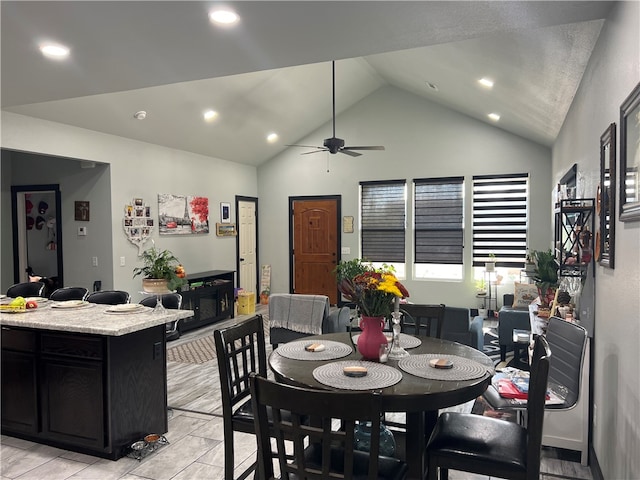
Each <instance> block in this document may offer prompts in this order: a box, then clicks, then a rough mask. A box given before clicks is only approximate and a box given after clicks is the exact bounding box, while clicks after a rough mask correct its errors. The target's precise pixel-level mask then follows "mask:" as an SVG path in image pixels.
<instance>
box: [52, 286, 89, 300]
mask: <svg viewBox="0 0 640 480" xmlns="http://www.w3.org/2000/svg"><path fill="white" fill-rule="evenodd" d="M88 294H89V290H87V289H86V288H85V287H61V288H58V289H57V290H54V291H53V292H52V293H51V295H49V300H53V301H54V302H65V301H67V300H85V299H86V298H87V295H88Z"/></svg>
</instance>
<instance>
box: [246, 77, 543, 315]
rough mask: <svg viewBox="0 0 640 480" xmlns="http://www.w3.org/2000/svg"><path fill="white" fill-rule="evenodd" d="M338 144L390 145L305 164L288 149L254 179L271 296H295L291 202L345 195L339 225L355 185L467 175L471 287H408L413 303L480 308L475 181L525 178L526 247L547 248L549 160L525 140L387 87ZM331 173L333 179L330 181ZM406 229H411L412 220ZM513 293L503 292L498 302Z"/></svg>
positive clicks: (355, 251)
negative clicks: (473, 222)
mask: <svg viewBox="0 0 640 480" xmlns="http://www.w3.org/2000/svg"><path fill="white" fill-rule="evenodd" d="M336 135H337V136H338V137H340V138H344V139H346V141H347V144H353V143H356V144H358V145H384V146H385V147H386V150H385V151H383V152H379V151H374V152H365V153H364V155H362V156H361V157H357V158H354V157H349V156H347V155H342V154H337V155H330V154H325V153H317V154H313V155H300V153H301V152H304V150H302V149H295V148H290V149H288V150H287V151H285V152H284V153H283V154H282V155H280V156H278V157H276V158H275V159H273V160H272V161H270V162H268V163H267V164H265V165H263V166H261V167H260V168H259V169H258V182H259V192H260V232H261V236H260V260H261V262H262V263H267V264H271V291H272V292H274V293H282V292H288V291H289V243H288V241H287V233H288V229H289V224H288V221H289V220H288V216H287V212H288V205H289V204H288V199H289V197H290V196H308V195H341V196H342V215H352V216H354V217H355V218H356V219H357V218H358V216H359V215H358V212H359V207H358V202H359V199H358V194H359V182H360V181H365V180H390V179H406V180H407V182H411V179H413V178H425V177H444V176H459V175H463V176H464V177H465V182H466V192H465V195H466V197H467V201H466V202H465V203H466V211H465V216H466V219H467V220H466V227H467V229H466V233H465V244H466V248H465V253H464V255H465V265H467V268H466V272H465V275H466V281H464V282H432V281H412V280H407V281H406V285H407V288H408V289H409V291H410V293H411V296H412V298H413V299H414V301H416V302H424V303H434V302H435V303H441V302H442V303H445V304H447V305H455V306H464V307H476V306H477V303H478V301H477V299H476V298H475V288H474V282H473V280H472V271H471V267H470V266H469V265H471V233H472V232H471V228H470V219H471V202H470V199H471V180H472V176H473V175H477V174H500V173H522V172H528V173H529V174H530V178H531V224H532V226H533V228H531V230H530V246H531V248H533V249H538V250H539V249H547V248H549V246H550V245H551V242H550V235H551V231H552V229H551V226H552V223H551V215H550V206H549V205H550V195H551V187H550V185H551V151H550V149H547V148H545V147H542V146H540V145H538V144H535V143H533V142H530V141H527V140H524V139H523V138H521V137H518V136H515V135H512V134H509V133H506V132H504V131H503V130H500V129H497V128H495V127H492V126H491V125H488V124H486V123H483V122H479V121H477V120H475V119H472V118H470V117H467V116H464V115H461V114H458V113H456V112H453V111H451V110H448V109H445V108H443V107H441V106H439V105H437V104H434V103H432V102H429V101H427V100H424V99H422V98H420V97H417V96H415V95H413V94H411V93H408V92H405V91H403V90H399V89H397V88H395V87H390V86H389V87H383V88H381V89H379V90H377V91H376V92H374V93H373V94H371V95H370V96H368V97H366V98H365V99H364V100H363V101H361V102H359V103H358V104H357V105H356V106H354V107H353V108H351V109H350V110H348V111H347V112H345V113H343V114H342V115H340V116H339V117H338V118H337V121H336ZM330 136H331V125H330V124H327V125H325V126H323V127H322V128H320V129H319V130H318V131H316V132H314V133H313V134H312V135H310V136H309V137H307V138H305V139H303V140H301V141H300V142H299V143H302V144H306V145H321V144H322V141H323V139H324V138H327V137H330ZM327 167H328V168H329V172H327ZM408 213H409V217H408V219H407V224H408V225H412V219H411V217H410V215H411V212H408ZM412 238H413V234H412V233H411V231H410V230H408V231H407V246H406V251H407V255H408V258H409V259H410V258H412V252H411V241H412ZM342 245H343V246H344V247H349V248H350V249H351V254H350V255H343V256H342V258H343V259H345V260H349V259H352V258H357V257H359V256H360V255H359V249H360V247H359V236H358V232H357V225H356V232H355V233H351V234H350V233H342ZM502 293H508V292H507V290H501V291H499V293H498V295H499V297H500V296H501V295H502Z"/></svg>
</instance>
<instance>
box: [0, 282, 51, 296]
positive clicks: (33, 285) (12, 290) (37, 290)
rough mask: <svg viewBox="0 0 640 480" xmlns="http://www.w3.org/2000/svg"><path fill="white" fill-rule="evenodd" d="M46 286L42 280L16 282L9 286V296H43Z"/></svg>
mask: <svg viewBox="0 0 640 480" xmlns="http://www.w3.org/2000/svg"><path fill="white" fill-rule="evenodd" d="M44 287H45V285H44V283H41V282H21V283H16V284H14V285H11V286H10V287H9V288H7V297H11V298H16V297H42V294H43V293H44Z"/></svg>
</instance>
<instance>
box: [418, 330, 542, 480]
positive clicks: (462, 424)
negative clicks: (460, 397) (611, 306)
mask: <svg viewBox="0 0 640 480" xmlns="http://www.w3.org/2000/svg"><path fill="white" fill-rule="evenodd" d="M550 358H551V350H550V348H549V344H548V343H547V340H546V338H544V337H543V336H539V337H537V338H536V340H535V346H534V353H533V359H532V365H531V376H530V380H529V396H528V401H527V427H526V428H525V427H522V426H520V425H517V424H515V423H513V422H509V421H507V420H501V419H496V418H490V417H484V416H480V415H474V414H465V413H453V412H447V413H443V414H442V415H440V417H439V418H438V422H437V423H436V427H435V429H434V430H433V433H432V434H431V438H430V439H429V442H428V444H427V456H428V464H429V470H428V477H427V478H428V480H436V479H437V478H438V470H439V471H440V479H441V480H447V478H448V471H449V470H461V471H465V472H470V473H475V474H479V475H487V476H490V477H499V478H510V479H517V480H538V479H539V475H540V450H541V445H542V426H543V420H544V407H545V396H546V392H547V380H548V376H549V363H550Z"/></svg>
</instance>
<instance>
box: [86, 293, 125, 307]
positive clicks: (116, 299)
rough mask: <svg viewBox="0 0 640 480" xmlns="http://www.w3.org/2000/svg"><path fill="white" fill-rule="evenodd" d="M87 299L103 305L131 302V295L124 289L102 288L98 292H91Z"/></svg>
mask: <svg viewBox="0 0 640 480" xmlns="http://www.w3.org/2000/svg"><path fill="white" fill-rule="evenodd" d="M85 300H86V301H87V302H90V303H100V304H102V305H120V304H123V303H129V301H130V300H131V295H129V292H125V291H124V290H100V291H98V292H91V293H90V294H89V295H87V298H86V299H85Z"/></svg>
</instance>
